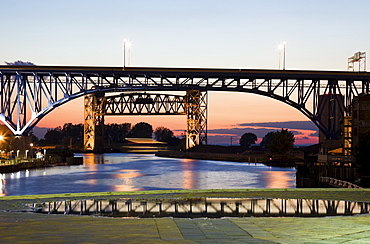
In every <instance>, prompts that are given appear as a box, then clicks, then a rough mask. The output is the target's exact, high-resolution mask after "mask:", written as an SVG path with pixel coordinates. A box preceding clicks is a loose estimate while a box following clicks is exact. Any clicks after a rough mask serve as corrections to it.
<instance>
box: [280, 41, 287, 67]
mask: <svg viewBox="0 0 370 244" xmlns="http://www.w3.org/2000/svg"><path fill="white" fill-rule="evenodd" d="M278 49H279V69H280V61H281V52H283V70H285V54H286V42H282V43H280V44H279V46H278Z"/></svg>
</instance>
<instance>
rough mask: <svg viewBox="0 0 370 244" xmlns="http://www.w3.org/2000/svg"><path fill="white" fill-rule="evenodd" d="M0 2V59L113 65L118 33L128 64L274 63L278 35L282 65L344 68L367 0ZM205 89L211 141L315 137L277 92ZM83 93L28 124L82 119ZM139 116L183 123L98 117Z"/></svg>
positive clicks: (356, 43)
mask: <svg viewBox="0 0 370 244" xmlns="http://www.w3.org/2000/svg"><path fill="white" fill-rule="evenodd" d="M0 2H1V8H2V13H1V15H0V23H1V25H0V32H1V33H2V35H1V38H0V63H3V62H14V61H16V60H22V61H29V62H33V63H35V64H37V65H83V66H122V65H123V39H127V40H129V41H130V42H131V43H132V47H131V49H130V53H129V54H127V59H128V60H129V63H130V64H129V65H130V66H136V67H202V68H257V69H278V67H279V50H278V48H277V46H278V45H279V43H282V42H286V65H285V66H286V69H300V70H346V69H347V59H348V57H350V56H352V55H353V54H354V53H355V52H357V51H365V52H366V51H367V49H368V47H369V45H370V43H369V40H370V38H369V35H370V33H369V32H368V31H367V30H369V29H370V14H369V9H370V1H368V0H358V1H355V2H353V1H352V2H351V1H348V0H347V1H342V0H325V1H322V0H311V1H303V0H263V1H254V0H253V1H252V0H228V1H226V0H225V1H221V0H187V1H185V0H184V1H180V0H178V1H173V0H156V1H151V0H136V1H132V0H105V1H103V0H99V1H98V0H63V1H56V0H55V1H46V0H33V1H26V0H17V1H6V0H0ZM3 64H5V63H3ZM208 96H209V105H208V130H209V132H210V134H209V135H210V143H211V144H212V143H215V144H216V143H222V144H237V143H238V140H239V138H240V136H241V135H242V134H243V133H245V132H257V131H258V133H259V134H258V137H259V138H261V137H263V135H261V133H262V131H263V132H265V131H266V130H277V129H281V128H283V127H282V126H283V125H284V126H288V125H289V126H290V127H284V128H288V129H292V130H294V131H295V132H294V133H295V134H296V143H297V144H312V143H316V142H317V133H316V132H315V128H314V127H313V128H311V127H310V128H306V127H305V128H302V126H301V124H303V125H306V123H307V121H308V119H307V118H306V117H305V116H304V115H303V114H301V113H300V112H299V111H298V110H296V109H294V108H292V107H290V106H288V105H286V104H284V103H282V102H279V101H276V100H273V99H271V98H267V97H261V96H258V95H255V94H245V93H230V92H229V93H226V92H209V94H208ZM82 102H83V101H82V99H77V100H73V101H71V102H69V103H67V104H65V105H63V106H61V107H59V108H57V109H56V110H55V111H53V112H52V113H50V114H48V115H47V116H46V117H45V118H43V119H42V120H41V121H40V122H39V123H38V124H37V126H38V127H47V128H50V127H51V128H53V127H56V126H60V125H63V124H64V123H67V122H70V123H83V106H82ZM141 121H144V122H148V123H151V124H152V125H153V127H154V128H155V127H157V126H165V127H168V128H170V129H171V130H173V131H175V132H176V133H177V134H180V133H181V131H183V130H185V126H186V118H185V117H184V116H169V117H167V118H164V117H159V116H130V117H122V116H121V117H109V118H108V117H107V118H106V122H107V123H114V122H117V123H124V122H130V123H132V124H135V123H138V122H141ZM289 121H294V123H288V124H287V123H286V124H281V123H280V124H279V123H277V124H273V123H272V122H289ZM164 122H165V124H164ZM260 123H270V124H263V126H261V124H260ZM303 127H304V126H303ZM266 128H267V129H266ZM221 132H222V133H221ZM259 140H260V139H259Z"/></svg>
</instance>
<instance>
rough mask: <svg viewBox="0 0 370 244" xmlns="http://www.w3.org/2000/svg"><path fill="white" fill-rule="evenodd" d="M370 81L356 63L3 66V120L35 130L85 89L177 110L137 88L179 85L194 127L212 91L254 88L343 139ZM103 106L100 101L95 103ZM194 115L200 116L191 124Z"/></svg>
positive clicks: (147, 109)
mask: <svg viewBox="0 0 370 244" xmlns="http://www.w3.org/2000/svg"><path fill="white" fill-rule="evenodd" d="M369 84H370V75H369V73H368V72H353V71H306V70H263V69H203V68H142V67H128V68H127V67H126V68H122V67H79V66H0V85H1V86H0V120H1V121H2V122H3V123H4V124H5V125H6V126H7V127H8V128H9V129H10V130H11V131H12V132H13V133H14V134H15V135H27V134H28V132H30V131H31V129H32V128H33V127H34V126H35V125H36V124H37V123H38V122H39V121H40V120H41V119H42V118H43V117H44V116H46V115H47V114H48V113H50V112H51V111H53V110H54V109H55V108H56V107H58V106H61V105H63V104H65V103H67V102H69V101H71V100H73V99H76V98H78V97H81V96H85V106H86V105H87V104H88V103H86V100H88V99H89V98H90V99H95V98H96V99H98V100H99V99H101V97H99V96H100V95H99V94H104V96H105V94H107V93H111V92H115V93H131V95H128V96H126V95H122V96H123V97H122V99H128V100H121V101H122V104H121V105H119V102H115V101H119V99H120V98H119V97H114V98H113V97H112V98H107V99H106V101H107V103H105V105H106V106H107V107H105V108H104V109H105V110H106V111H105V110H104V113H105V112H106V115H108V114H110V113H111V114H112V115H113V114H114V113H116V114H123V113H126V114H135V113H136V114H139V113H157V112H158V113H162V112H163V113H164V114H165V113H172V112H174V113H175V109H174V108H175V107H169V109H170V110H169V111H167V112H165V110H156V107H155V106H157V107H161V109H162V108H163V106H165V104H166V102H165V101H162V102H161V104H162V105H159V104H160V103H157V102H156V99H157V100H160V99H164V97H161V96H159V97H145V95H136V96H137V97H135V96H134V95H133V94H138V93H139V92H141V93H144V92H147V93H149V92H161V93H162V92H171V91H176V92H185V93H186V95H184V96H185V97H186V98H185V103H184V104H185V114H187V115H188V116H190V117H191V118H190V120H189V117H188V118H187V121H188V128H187V134H190V133H191V130H193V129H189V128H195V127H197V126H198V127H199V125H200V124H201V123H206V116H205V114H206V113H202V112H201V110H204V111H206V104H207V101H206V95H205V94H206V93H207V92H210V91H226V92H243V93H254V94H258V95H262V96H266V97H270V98H273V99H276V100H278V101H281V102H284V103H286V104H288V105H290V106H292V107H294V108H295V109H297V110H299V111H300V112H301V113H303V114H304V115H305V116H306V117H307V118H309V119H310V120H311V121H312V122H313V123H314V124H315V125H316V126H317V127H318V128H319V130H320V132H321V133H322V134H323V135H324V136H325V137H326V138H328V139H336V138H338V137H339V131H340V130H339V127H340V124H339V123H340V120H341V119H342V118H343V117H344V116H348V115H350V113H351V105H352V100H353V98H354V97H356V96H359V95H368V94H369V93H370V89H369ZM130 96H131V98H130ZM139 96H142V97H141V98H140V97H139ZM92 97H95V98H92ZM130 99H135V102H136V103H135V102H130ZM151 99H153V100H151ZM179 99H184V98H179ZM186 99H188V100H186ZM98 100H97V101H98ZM132 101H133V100H132ZM186 101H188V102H186ZM186 104H188V105H186ZM202 104H203V105H202ZM133 105H135V106H133ZM95 106H100V103H99V102H97V103H95ZM120 106H121V107H120ZM130 106H131V107H130ZM174 106H175V105H174ZM176 106H183V105H180V103H178V104H177V105H176ZM186 106H188V107H186ZM101 109H102V108H99V107H95V108H92V111H102V110H101ZM130 109H132V110H130ZM171 109H172V110H171ZM187 110H188V111H187ZM190 110H193V112H191V111H190ZM178 111H180V110H177V112H178ZM85 112H86V108H85ZM95 115H96V114H95ZM95 115H93V113H91V116H95ZM92 119H93V120H94V118H92ZM194 121H197V122H196V123H195V122H194ZM96 123H99V122H96ZM189 123H195V124H194V125H193V126H190V127H189ZM197 123H198V124H197ZM205 128H206V127H205ZM196 133H198V132H196ZM192 137H193V139H194V143H195V144H197V143H200V141H201V140H200V138H201V136H200V134H199V133H198V134H193V135H192ZM198 138H199V140H198ZM189 146H190V145H189Z"/></svg>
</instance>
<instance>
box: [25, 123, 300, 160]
mask: <svg viewBox="0 0 370 244" xmlns="http://www.w3.org/2000/svg"><path fill="white" fill-rule="evenodd" d="M31 137H32V141H33V142H37V143H38V144H39V145H74V146H82V145H83V141H84V125H83V124H72V123H66V124H64V125H63V126H59V127H56V128H54V129H48V130H47V132H46V134H45V136H44V139H41V140H39V139H38V138H37V137H35V136H34V135H33V134H32V133H31ZM126 138H154V139H155V140H157V141H160V142H166V143H167V144H168V145H170V146H175V147H177V146H179V145H180V144H183V143H184V141H183V140H184V139H183V138H179V137H176V136H174V133H173V131H172V130H170V129H169V128H166V127H163V126H160V127H157V128H156V129H155V130H153V127H152V125H150V124H148V123H146V122H139V123H137V124H135V125H134V126H131V123H123V124H117V123H112V124H106V125H104V140H105V142H106V143H108V144H115V143H123V142H124V141H125V139H126ZM256 141H257V136H256V135H255V134H253V133H244V134H243V135H242V136H241V137H240V140H239V143H240V146H242V147H245V148H250V147H251V146H252V145H254V144H255V143H256ZM260 147H262V148H264V149H268V150H269V152H270V153H271V154H272V155H274V154H287V153H289V152H290V151H291V150H293V148H294V134H293V133H292V132H290V131H288V130H287V129H281V130H280V131H273V132H268V133H267V134H266V135H265V136H264V137H263V138H262V141H261V143H260Z"/></svg>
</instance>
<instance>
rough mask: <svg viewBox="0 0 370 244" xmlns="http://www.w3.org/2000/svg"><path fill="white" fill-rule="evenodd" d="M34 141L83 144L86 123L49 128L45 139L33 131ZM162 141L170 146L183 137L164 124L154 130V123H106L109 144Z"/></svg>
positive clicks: (56, 143)
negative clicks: (150, 139)
mask: <svg viewBox="0 0 370 244" xmlns="http://www.w3.org/2000/svg"><path fill="white" fill-rule="evenodd" d="M30 136H31V138H32V141H33V142H36V143H38V144H39V145H71V144H72V145H75V146H82V145H83V141H84V125H83V124H72V123H66V124H64V125H63V126H58V127H56V128H53V129H48V130H47V132H46V133H45V135H44V139H40V140H39V139H38V138H37V137H36V136H34V135H33V133H31V135H30ZM153 136H154V139H155V140H157V141H160V142H167V144H169V145H170V146H178V145H179V144H180V141H181V139H180V138H178V137H176V136H174V133H173V131H171V130H170V129H168V128H165V127H163V126H160V127H157V128H156V129H155V130H153V127H152V125H150V124H148V123H146V122H140V123H137V124H135V125H134V126H131V123H123V124H117V123H112V124H106V125H104V141H105V142H106V143H108V144H115V143H123V142H124V141H125V139H126V138H152V137H153Z"/></svg>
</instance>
